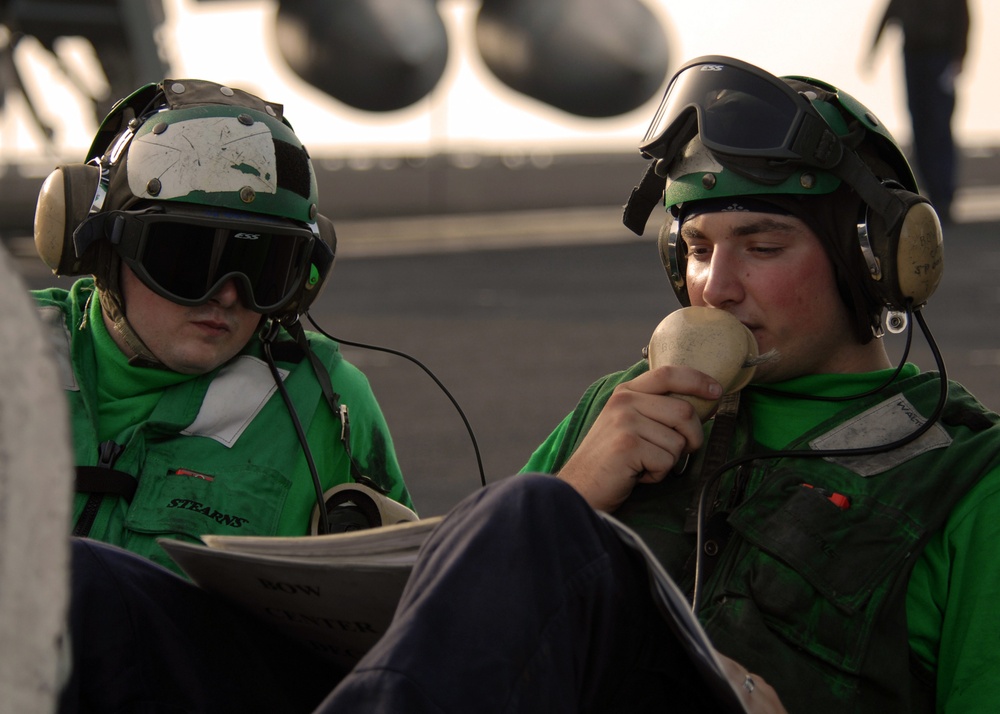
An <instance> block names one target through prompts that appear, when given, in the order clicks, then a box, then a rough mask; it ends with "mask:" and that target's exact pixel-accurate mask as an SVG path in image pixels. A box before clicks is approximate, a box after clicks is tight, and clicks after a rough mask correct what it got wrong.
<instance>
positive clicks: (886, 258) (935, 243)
mask: <svg viewBox="0 0 1000 714" xmlns="http://www.w3.org/2000/svg"><path fill="white" fill-rule="evenodd" d="M889 190H891V191H892V192H893V193H895V194H896V195H897V196H899V197H900V198H901V199H903V201H905V202H906V204H907V205H908V206H909V208H908V210H907V212H906V216H905V217H904V218H903V221H902V223H901V224H900V227H899V229H898V231H890V230H888V229H887V227H886V225H885V221H884V220H883V219H882V217H881V216H880V215H878V214H876V213H874V212H873V211H871V210H867V209H866V211H865V213H866V214H867V215H866V216H865V217H864V218H863V221H859V223H858V239H859V241H860V243H861V246H862V252H864V253H865V259H866V260H867V262H868V267H869V273H870V274H869V277H870V279H871V282H870V283H869V284H870V285H871V287H872V289H873V290H874V291H875V294H876V295H878V296H879V298H880V299H881V301H882V303H883V304H884V305H885V306H886V307H888V308H889V309H894V310H903V309H905V308H906V307H907V306H908V305H909V306H912V307H920V306H922V305H924V304H925V303H926V302H927V301H928V300H929V299H930V297H931V295H933V294H934V291H935V290H936V289H937V287H938V285H939V284H940V283H941V277H942V275H943V274H944V240H943V233H942V231H941V221H940V219H939V218H938V215H937V213H936V212H935V211H934V207H933V206H931V204H930V203H929V202H928V201H927V199H925V198H923V197H922V196H919V195H917V194H915V193H911V192H909V191H904V190H902V189H889ZM867 246H870V249H871V251H870V254H869V253H867V252H866V247H867Z"/></svg>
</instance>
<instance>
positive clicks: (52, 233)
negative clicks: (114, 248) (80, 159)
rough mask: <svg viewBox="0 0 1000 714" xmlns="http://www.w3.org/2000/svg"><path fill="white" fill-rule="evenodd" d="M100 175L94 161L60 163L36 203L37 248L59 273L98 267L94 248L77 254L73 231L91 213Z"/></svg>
mask: <svg viewBox="0 0 1000 714" xmlns="http://www.w3.org/2000/svg"><path fill="white" fill-rule="evenodd" d="M100 179H101V170H100V169H99V168H98V167H97V166H94V165H93V164H70V165H68V166H59V167H57V168H56V169H55V170H54V171H53V172H52V173H50V174H49V175H48V177H47V178H46V179H45V181H44V182H43V183H42V187H41V189H40V190H39V192H38V202H37V203H36V205H35V225H34V233H35V249H36V250H37V251H38V255H39V256H40V257H41V259H42V260H43V261H44V262H45V264H46V265H48V266H49V267H50V268H51V269H52V272H54V273H55V274H56V275H85V274H89V273H94V272H95V271H96V269H97V264H96V263H97V260H96V254H97V251H96V250H95V249H91V250H87V251H85V252H84V255H82V256H78V255H77V254H76V247H75V246H74V244H73V232H74V231H75V230H76V227H77V226H78V225H80V223H81V222H83V220H84V219H86V218H87V216H88V215H89V213H90V208H91V206H93V204H94V196H95V195H96V193H97V187H98V184H99V183H100Z"/></svg>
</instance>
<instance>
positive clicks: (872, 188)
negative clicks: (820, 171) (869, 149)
mask: <svg viewBox="0 0 1000 714" xmlns="http://www.w3.org/2000/svg"><path fill="white" fill-rule="evenodd" d="M830 173H832V174H833V175H834V176H836V177H837V178H839V179H840V180H842V181H844V182H845V183H846V184H847V185H848V186H850V187H851V188H853V189H854V191H855V192H856V193H857V194H858V195H859V196H860V197H861V200H862V201H864V202H865V203H866V204H867V205H868V207H869V208H870V209H871V210H873V211H875V212H876V213H877V214H879V215H880V216H882V218H883V219H884V220H885V224H886V226H887V227H888V229H889V231H890V232H892V231H894V230H896V228H898V227H899V225H900V224H901V223H902V221H903V219H904V218H905V217H906V211H907V206H906V204H905V202H904V201H902V200H901V199H900V198H899V197H898V196H896V194H894V193H893V192H892V191H889V190H887V189H886V187H885V185H884V184H883V183H882V181H880V180H879V178H878V177H877V176H876V175H875V174H874V173H873V172H872V170H871V168H869V166H868V164H866V163H865V162H864V161H863V160H862V159H861V157H860V156H858V155H857V154H856V153H855V152H853V151H850V150H847V151H844V155H843V158H842V159H841V161H840V163H838V164H837V165H836V166H834V167H833V168H832V169H830Z"/></svg>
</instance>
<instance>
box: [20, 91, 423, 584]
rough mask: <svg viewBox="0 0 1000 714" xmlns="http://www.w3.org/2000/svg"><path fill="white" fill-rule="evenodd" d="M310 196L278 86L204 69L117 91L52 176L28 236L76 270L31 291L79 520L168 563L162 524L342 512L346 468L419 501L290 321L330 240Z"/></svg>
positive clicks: (191, 527)
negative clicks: (63, 410)
mask: <svg viewBox="0 0 1000 714" xmlns="http://www.w3.org/2000/svg"><path fill="white" fill-rule="evenodd" d="M317 198H318V196H317V189H316V180H315V175H314V172H313V169H312V164H311V161H310V159H309V155H308V153H307V151H306V149H305V147H304V146H302V144H301V142H300V141H299V140H298V138H297V137H296V135H295V133H294V131H293V130H292V128H291V126H290V124H289V123H288V122H287V121H286V120H285V119H284V118H283V116H282V107H281V105H279V104H274V103H269V102H265V101H264V100H261V99H260V98H258V97H256V96H254V95H252V94H248V93H246V92H243V91H241V90H238V89H232V88H230V87H225V86H221V85H218V84H214V83H212V82H205V81H201V80H164V81H163V82H161V83H159V84H152V85H148V86H145V87H143V88H141V89H139V90H137V91H136V92H134V93H133V94H132V95H131V96H129V97H127V98H126V99H123V100H122V101H121V102H119V103H118V104H117V105H116V106H115V108H114V109H113V110H112V111H111V113H110V114H109V115H108V117H107V118H106V119H105V120H104V122H103V123H102V125H101V127H100V130H99V131H98V133H97V136H96V137H95V139H94V143H93V146H92V147H91V149H90V151H89V152H88V155H87V162H86V163H84V164H72V165H67V166H61V167H59V168H57V169H56V170H55V171H54V172H53V173H52V174H51V175H50V177H49V178H48V179H47V180H46V182H45V183H44V185H43V187H42V190H41V193H40V195H39V199H38V207H37V211H36V220H35V241H36V246H37V247H38V250H39V254H40V255H41V257H42V259H43V260H44V261H45V262H46V263H47V264H48V265H49V266H50V267H51V268H52V269H53V271H54V272H55V273H57V274H59V275H78V276H86V277H80V278H79V279H78V280H77V281H76V282H75V283H74V284H73V285H72V286H71V287H70V288H69V289H68V290H67V289H62V288H52V289H48V290H41V291H36V292H35V293H34V297H35V300H36V302H37V303H38V305H39V309H40V312H41V316H42V318H43V321H44V322H45V324H46V325H47V326H48V327H49V328H50V329H51V333H52V342H53V345H55V347H56V350H57V353H58V354H59V355H60V356H61V361H60V364H61V367H62V379H63V386H64V388H65V390H66V395H67V398H68V399H69V403H70V413H71V420H72V434H73V447H74V451H75V454H76V463H77V478H76V493H77V495H76V498H75V504H74V512H73V534H74V535H77V536H86V537H89V538H93V539H97V540H100V541H104V542H107V543H112V544H115V545H119V546H121V547H123V548H126V549H128V550H131V551H134V552H135V553H138V554H140V555H143V556H145V557H147V558H150V559H152V560H154V561H157V562H159V563H161V564H163V565H166V566H167V567H170V568H174V569H176V566H175V565H174V564H173V561H171V560H170V558H168V557H167V556H166V554H165V553H164V552H163V550H162V549H161V548H160V547H159V545H158V544H157V542H156V540H157V539H158V538H161V537H168V538H184V539H197V538H198V537H199V536H201V535H203V534H212V533H215V534H229V535H285V536H293V535H306V534H307V533H309V532H311V531H317V530H322V529H336V528H338V527H340V528H343V527H351V524H352V523H353V522H354V520H355V519H356V518H362V516H361V515H359V513H353V514H351V513H345V512H344V511H345V509H350V508H352V507H355V508H356V506H357V504H354V506H351V505H342V506H341V507H340V508H339V509H336V510H337V512H336V513H335V514H334V515H333V516H332V518H333V520H334V521H335V522H334V523H333V525H331V515H330V513H329V511H328V508H327V507H326V506H324V507H323V508H322V509H320V508H319V506H318V504H319V503H321V502H323V503H328V502H330V499H331V498H333V494H331V493H330V492H331V489H335V488H336V487H338V486H340V485H343V484H356V485H358V489H359V493H360V495H359V498H368V497H370V498H372V499H376V500H378V501H379V502H380V503H384V504H387V508H388V509H390V510H391V509H393V508H395V507H394V506H392V505H391V504H398V513H399V514H403V517H406V518H410V517H414V516H413V514H412V512H411V511H410V510H409V509H410V508H412V502H411V500H410V496H409V494H408V492H407V490H406V487H405V485H404V483H403V479H402V475H401V473H400V468H399V464H398V463H397V460H396V456H395V452H394V449H393V445H392V438H391V436H390V434H389V430H388V428H387V426H386V423H385V420H384V418H383V416H382V413H381V410H380V409H379V406H378V403H377V401H376V399H375V396H374V395H373V394H372V391H371V388H370V386H369V384H368V381H367V379H366V378H365V376H364V375H363V374H362V373H361V372H360V371H359V370H358V369H357V368H355V367H354V366H353V365H351V364H350V363H348V362H347V361H346V360H345V359H344V358H343V356H342V355H341V353H340V351H339V348H338V345H337V343H335V342H334V341H332V340H330V339H328V338H326V337H324V336H322V335H319V334H316V333H313V332H306V331H305V330H304V329H303V328H302V325H301V323H300V321H299V318H300V317H301V316H302V315H303V314H304V313H305V312H306V311H307V310H308V308H309V306H310V305H311V304H312V302H313V301H314V300H315V299H316V296H317V295H318V294H319V292H320V291H321V289H322V287H323V285H324V284H325V282H326V281H327V279H328V278H329V276H330V272H331V269H332V267H333V262H334V256H335V249H336V236H335V233H334V230H333V225H332V224H331V222H330V221H329V220H328V219H327V218H325V217H324V216H323V215H322V214H320V213H319V211H318V203H317ZM336 493H339V491H338V492H336ZM343 500H344V499H343V498H342V497H339V496H338V497H337V499H336V502H337V503H340V502H341V501H343ZM338 519H339V520H338ZM344 519H346V520H344ZM338 523H340V525H339V526H338ZM345 523H346V524H347V525H346V526H345ZM311 524H315V528H311Z"/></svg>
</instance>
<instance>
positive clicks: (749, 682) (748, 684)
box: [743, 674, 757, 694]
mask: <svg viewBox="0 0 1000 714" xmlns="http://www.w3.org/2000/svg"><path fill="white" fill-rule="evenodd" d="M743 688H744V689H745V690H747V694H753V690H755V689H756V688H757V683H756V682H755V681H753V677H751V676H750V675H749V674H748V675H747V676H746V679H744V680H743Z"/></svg>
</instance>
